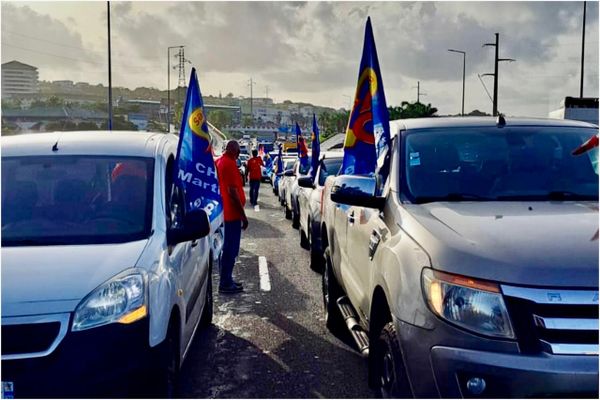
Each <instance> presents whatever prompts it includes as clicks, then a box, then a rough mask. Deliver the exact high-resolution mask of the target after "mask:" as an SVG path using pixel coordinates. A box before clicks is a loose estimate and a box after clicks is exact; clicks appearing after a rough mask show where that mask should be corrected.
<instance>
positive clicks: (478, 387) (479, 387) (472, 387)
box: [467, 377, 485, 396]
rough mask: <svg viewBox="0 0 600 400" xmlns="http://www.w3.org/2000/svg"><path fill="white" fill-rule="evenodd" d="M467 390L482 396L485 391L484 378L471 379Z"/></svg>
mask: <svg viewBox="0 0 600 400" xmlns="http://www.w3.org/2000/svg"><path fill="white" fill-rule="evenodd" d="M467 390H468V391H469V392H471V394H474V395H476V396H477V395H480V394H481V393H483V391H484V390H485V380H484V379H483V378H477V377H475V378H471V379H469V380H468V381H467Z"/></svg>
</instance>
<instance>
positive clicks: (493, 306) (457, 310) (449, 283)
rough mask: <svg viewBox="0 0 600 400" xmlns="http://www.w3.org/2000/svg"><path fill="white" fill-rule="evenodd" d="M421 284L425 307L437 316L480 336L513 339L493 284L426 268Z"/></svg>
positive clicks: (499, 294) (497, 290)
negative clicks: (426, 304)
mask: <svg viewBox="0 0 600 400" xmlns="http://www.w3.org/2000/svg"><path fill="white" fill-rule="evenodd" d="M422 284H423V291H424V294H425V298H426V300H427V303H428V304H429V307H430V308H431V310H432V311H433V312H434V313H435V314H437V315H438V316H439V317H441V318H443V319H445V320H447V321H449V322H451V323H453V324H455V325H458V326H460V327H462V328H464V329H467V330H470V331H473V332H476V333H479V334H482V335H487V336H494V337H499V338H506V339H514V338H515V334H514V331H513V329H512V325H511V323H510V318H509V317H508V311H507V310H506V305H505V304H504V299H503V297H502V293H501V292H500V287H499V286H498V285H497V284H495V283H491V282H486V281H481V280H476V279H472V278H467V277H463V276H459V275H452V274H447V273H443V272H439V271H434V270H432V269H429V268H425V269H424V270H423V275H422Z"/></svg>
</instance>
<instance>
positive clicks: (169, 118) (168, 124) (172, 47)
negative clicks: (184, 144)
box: [167, 46, 183, 133]
mask: <svg viewBox="0 0 600 400" xmlns="http://www.w3.org/2000/svg"><path fill="white" fill-rule="evenodd" d="M182 48H183V46H169V47H167V133H168V132H170V130H171V49H182Z"/></svg>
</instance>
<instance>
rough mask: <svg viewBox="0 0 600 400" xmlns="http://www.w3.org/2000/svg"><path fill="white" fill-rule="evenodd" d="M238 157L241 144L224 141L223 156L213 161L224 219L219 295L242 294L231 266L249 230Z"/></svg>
mask: <svg viewBox="0 0 600 400" xmlns="http://www.w3.org/2000/svg"><path fill="white" fill-rule="evenodd" d="M239 155H240V145H239V143H238V142H237V141H235V140H230V141H229V142H227V146H226V147H225V153H223V155H222V156H221V157H219V158H218V159H217V161H215V165H216V167H217V175H218V177H219V188H220V189H221V197H222V198H223V219H224V221H225V238H224V244H223V256H222V257H221V279H220V282H219V292H220V293H238V292H241V291H243V290H244V289H243V287H242V284H241V283H237V282H235V281H234V280H233V276H232V274H233V266H234V265H235V259H236V257H237V256H238V254H239V252H240V240H241V236H242V229H244V230H245V229H246V228H247V227H248V218H246V213H245V212H244V205H245V204H246V195H245V194H244V188H243V184H242V176H241V175H240V171H239V170H238V167H237V164H236V160H237V158H238V157H239Z"/></svg>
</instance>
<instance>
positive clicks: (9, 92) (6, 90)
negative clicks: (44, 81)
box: [2, 60, 39, 99]
mask: <svg viewBox="0 0 600 400" xmlns="http://www.w3.org/2000/svg"><path fill="white" fill-rule="evenodd" d="M38 78H39V74H38V70H37V68H36V67H34V66H32V65H27V64H23V63H22V62H19V61H14V60H13V61H9V62H7V63H4V64H2V98H4V99H6V98H11V97H19V96H21V95H31V94H36V93H38V92H39V87H38Z"/></svg>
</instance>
